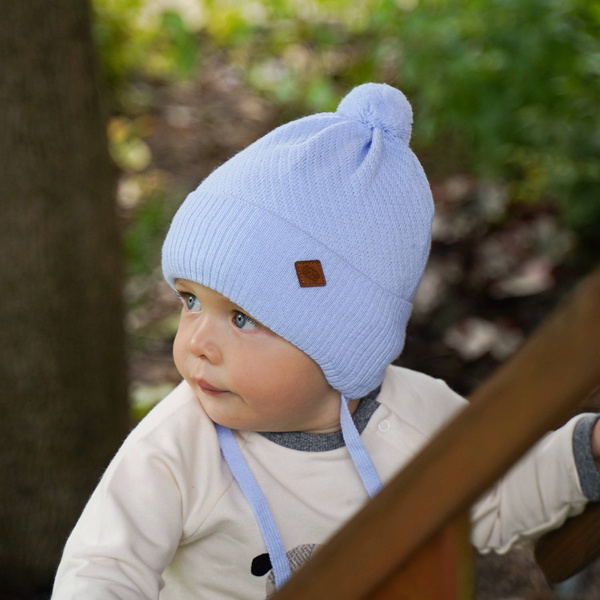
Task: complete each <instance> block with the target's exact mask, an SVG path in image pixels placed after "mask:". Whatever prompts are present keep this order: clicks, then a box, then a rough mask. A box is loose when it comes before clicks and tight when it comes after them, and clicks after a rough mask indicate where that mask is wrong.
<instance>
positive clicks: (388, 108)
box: [337, 83, 413, 143]
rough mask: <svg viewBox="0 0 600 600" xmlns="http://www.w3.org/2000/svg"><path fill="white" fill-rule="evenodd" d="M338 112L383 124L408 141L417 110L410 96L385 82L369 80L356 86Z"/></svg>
mask: <svg viewBox="0 0 600 600" xmlns="http://www.w3.org/2000/svg"><path fill="white" fill-rule="evenodd" d="M337 113H338V114H341V115H344V116H346V117H351V118H354V119H356V120H357V121H359V122H360V123H364V124H366V125H370V126H371V127H379V128H380V129H382V130H383V131H384V132H386V133H389V134H392V135H395V136H396V137H399V138H400V139H401V140H403V141H404V142H406V143H408V142H409V140H410V134H411V131H412V121H413V112H412V107H411V105H410V103H409V102H408V100H407V99H406V96H405V95H404V94H403V93H402V92H401V91H400V90H397V89H396V88H393V87H392V86H390V85H386V84H385V83H365V84H363V85H359V86H358V87H355V88H354V89H353V90H352V91H351V92H350V93H349V94H348V95H347V96H346V97H345V98H343V99H342V101H341V102H340V104H339V106H338V109H337Z"/></svg>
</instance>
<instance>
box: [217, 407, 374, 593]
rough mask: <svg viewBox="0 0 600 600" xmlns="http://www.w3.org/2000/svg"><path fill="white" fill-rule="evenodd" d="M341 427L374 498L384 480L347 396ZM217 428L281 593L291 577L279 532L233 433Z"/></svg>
mask: <svg viewBox="0 0 600 600" xmlns="http://www.w3.org/2000/svg"><path fill="white" fill-rule="evenodd" d="M340 425H341V428H342V437H343V438H344V443H345V444H346V447H347V448H348V451H349V452H350V457H351V458H352V462H353V463H354V466H355V467H356V470H357V471H358V474H359V475H360V478H361V480H362V482H363V485H364V486H365V489H366V491H367V493H368V494H369V496H370V497H371V498H372V497H373V496H375V494H377V492H379V490H380V489H381V487H382V484H381V479H380V477H379V474H378V473H377V469H376V468H375V465H374V464H373V461H372V460H371V457H370V456H369V452H368V451H367V448H366V447H365V445H364V443H363V441H362V440H361V439H360V434H359V433H358V430H357V429H356V425H355V424H354V421H353V420H352V415H351V414H350V411H349V410H348V400H347V399H346V397H345V396H344V395H342V399H341V403H340ZM215 427H216V430H217V436H218V438H219V445H220V446H221V452H222V453H223V457H224V458H225V461H226V462H227V464H228V465H229V468H230V469H231V472H232V473H233V476H234V478H235V480H236V481H237V483H238V485H239V486H240V488H241V490H242V492H243V494H244V496H246V499H247V500H248V503H249V504H250V506H251V508H252V512H253V513H254V516H255V518H256V520H257V522H258V526H259V528H260V531H261V534H262V537H263V540H264V542H265V546H266V548H267V552H268V553H269V559H270V560H271V566H272V567H273V575H274V577H275V587H276V588H277V589H279V588H280V587H281V586H282V585H283V584H284V583H285V582H286V581H287V580H288V579H289V578H290V576H291V574H292V572H291V568H290V563H289V560H288V557H287V554H286V552H285V546H284V544H283V540H282V539H281V534H280V533H279V530H278V529H277V525H276V524H275V520H274V519H273V515H272V513H271V510H270V508H269V505H268V503H267V500H266V498H265V497H264V495H263V493H262V490H261V489H260V486H259V485H258V482H257V481H256V478H255V477H254V475H253V474H252V471H251V470H250V467H249V466H248V463H247V462H246V459H245V458H244V455H243V454H242V452H241V450H240V447H239V445H238V443H237V440H236V439H235V437H234V435H233V432H232V431H231V429H229V428H228V427H223V426H222V425H218V424H217V423H215Z"/></svg>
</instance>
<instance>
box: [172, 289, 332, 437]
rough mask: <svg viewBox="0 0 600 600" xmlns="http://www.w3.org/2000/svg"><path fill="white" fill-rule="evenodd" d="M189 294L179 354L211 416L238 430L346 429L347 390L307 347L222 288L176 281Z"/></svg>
mask: <svg viewBox="0 0 600 600" xmlns="http://www.w3.org/2000/svg"><path fill="white" fill-rule="evenodd" d="M175 284H176V287H177V291H178V292H179V294H180V295H181V297H182V299H183V309H182V313H181V321H180V323H179V330H178V332H177V336H176V338H175V344H174V348H173V356H174V358H175V365H176V366H177V369H178V370H179V372H180V373H181V375H182V376H183V377H184V379H185V380H186V381H187V383H188V384H189V385H190V386H191V388H192V389H193V390H194V393H195V394H196V397H197V398H198V400H199V401H200V404H201V405H202V407H203V408H204V410H205V411H206V413H207V414H208V416H209V417H210V418H211V419H212V420H213V421H215V422H216V423H219V424H221V425H224V426H226V427H231V428H232V429H246V430H251V431H309V432H322V433H325V432H329V431H336V430H338V429H339V406H340V394H339V392H336V391H335V390H334V389H333V388H332V387H331V386H330V385H329V384H328V383H327V380H326V379H325V376H324V375H323V372H322V371H321V368H320V367H319V366H318V365H317V363H316V362H314V361H313V360H312V358H310V357H309V356H308V355H306V354H305V353H304V352H302V351H301V350H299V349H298V348H296V347H295V346H294V345H293V344H291V343H290V342H288V341H286V340H284V339H283V338H282V337H280V336H278V335H277V334H276V333H274V332H273V331H271V330H270V329H267V328H266V327H265V326H263V325H261V324H260V323H258V322H257V321H255V320H254V319H252V317H251V316H249V315H248V314H246V313H244V312H243V311H242V309H241V308H240V307H239V306H237V305H236V304H234V303H233V302H231V301H230V300H229V299H227V298H225V297H224V296H222V295H221V294H219V293H218V292H215V291H214V290H212V289H210V288H207V287H204V286H202V285H200V284H198V283H193V282H191V281H186V280H177V281H176V282H175Z"/></svg>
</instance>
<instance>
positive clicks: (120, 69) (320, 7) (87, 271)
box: [0, 0, 600, 600]
mask: <svg viewBox="0 0 600 600" xmlns="http://www.w3.org/2000/svg"><path fill="white" fill-rule="evenodd" d="M0 61H1V62H0V65H2V71H3V77H2V81H0V112H1V113H2V115H1V116H0V131H4V132H5V134H4V135H3V136H2V137H4V142H0V153H1V155H2V156H3V161H0V162H2V167H1V171H0V174H1V177H0V195H1V199H0V202H2V207H3V208H2V210H3V219H2V221H3V223H2V224H0V250H2V252H1V253H0V254H1V255H2V257H1V258H0V283H2V285H1V286H0V287H1V288H2V290H1V291H0V294H2V295H1V296H0V318H1V319H2V326H1V329H2V331H3V333H2V334H0V335H1V336H2V337H1V338H0V347H2V348H4V350H2V351H0V352H2V354H1V360H0V363H2V367H0V368H1V369H2V370H1V371H0V409H1V410H2V417H1V421H2V423H1V424H0V440H1V441H0V452H1V454H0V460H1V461H2V463H1V464H2V465H3V469H2V473H3V474H1V475H0V498H1V499H0V599H2V600H8V599H10V600H17V599H22V598H28V599H29V598H38V599H40V600H41V599H42V598H46V597H47V594H48V590H49V587H50V585H51V582H52V577H53V573H54V570H55V568H56V564H57V562H58V560H59V558H60V551H61V549H62V546H63V545H64V541H65V539H66V535H67V534H68V531H69V530H70V528H71V527H72V525H73V524H74V521H75V519H76V518H77V516H78V514H79V512H80V511H81V508H82V507H83V504H84V503H85V500H86V499H87V497H88V495H89V493H90V492H91V490H92V489H93V487H94V486H95V483H96V481H97V479H98V477H99V476H100V474H101V472H102V470H103V469H104V467H105V466H106V464H107V462H108V460H110V457H111V456H112V454H113V453H114V451H115V450H116V448H117V447H118V444H119V443H120V441H121V440H122V439H123V436H124V435H126V433H127V431H128V430H129V429H130V428H131V427H132V426H133V425H134V424H135V423H136V422H137V421H138V420H139V419H140V418H141V417H142V416H143V415H144V414H146V413H147V412H148V410H149V409H150V408H151V407H152V406H153V405H154V404H155V403H156V402H158V401H159V400H160V399H161V398H162V397H164V395H165V394H166V393H168V392H169V391H170V390H171V389H172V388H173V387H174V386H175V385H176V384H177V383H178V382H179V380H180V377H179V375H178V374H177V372H176V371H175V369H174V366H173V364H172V359H171V345H172V340H173V337H174V334H175V331H176V327H177V322H178V311H179V303H178V301H177V300H176V298H175V296H174V293H173V292H172V291H171V289H170V288H169V287H168V286H167V285H166V284H165V283H164V282H163V281H162V276H161V273H160V268H159V266H160V248H161V244H162V240H163V237H164V235H165V233H166V230H167V227H168V224H169V222H170V219H171V217H172V215H173V214H174V212H175V210H176V209H177V207H178V206H179V204H180V203H181V202H182V200H183V199H184V198H185V196H186V195H187V193H189V192H190V191H191V190H193V189H194V188H195V187H196V186H197V185H198V183H199V182H200V181H201V180H202V179H203V178H204V177H205V176H206V175H208V174H209V173H210V172H211V171H212V170H213V169H214V168H215V167H216V166H218V165H219V164H221V163H222V162H223V161H225V160H226V159H227V158H229V157H230V156H232V155H233V154H234V153H236V152H237V151H239V150H241V149H242V148H244V147H245V146H247V145H248V144H249V143H251V142H252V141H254V140H255V139H256V138H258V137H260V136H261V135H263V134H265V133H266V132H267V131H269V130H270V129H272V128H273V127H275V126H276V125H278V124H280V123H282V122H284V121H287V120H290V119H292V118H296V117H299V116H302V115H304V114H307V113H312V112H318V111H330V110H335V108H336V106H337V103H338V102H339V100H340V98H341V97H342V96H343V95H344V94H346V93H347V92H348V91H349V90H350V89H351V88H352V87H353V86H355V85H357V84H360V83H363V82H366V81H378V82H386V83H389V84H391V85H394V86H396V87H398V88H400V89H402V90H403V91H404V92H405V93H406V95H407V96H408V98H409V100H410V101H411V103H412V105H413V110H414V115H415V117H414V119H415V120H414V126H413V136H412V141H411V145H412V147H413V149H414V150H415V152H416V154H417V156H419V158H420V159H421V162H422V163H423V166H424V167H425V170H426V172H427V174H428V176H429V179H430V183H431V186H432V190H433V194H434V199H435V202H436V217H435V221H434V232H433V247H432V254H431V259H430V262H429V265H428V267H427V270H426V272H425V275H424V278H423V281H422V284H421V287H420V289H419V291H418V294H417V297H416V299H415V309H414V315H413V318H412V320H411V323H410V325H409V330H408V336H407V343H406V347H405V350H404V352H403V355H402V356H401V357H400V359H399V361H398V362H399V364H402V365H405V366H408V367H410V368H415V369H419V370H421V371H424V372H426V373H429V374H431V375H433V376H436V377H440V378H443V379H444V380H446V381H447V382H448V384H449V385H450V386H451V387H452V388H454V389H455V390H456V391H458V392H459V393H461V394H463V395H468V394H469V393H470V392H471V391H472V390H473V389H474V388H475V387H476V386H477V385H478V384H479V383H480V382H482V381H483V379H485V378H486V377H487V376H488V374H489V373H490V372H491V371H492V370H493V369H494V368H495V367H496V366H497V365H499V364H500V363H502V362H503V361H504V360H506V359H507V358H508V357H509V356H510V355H511V354H513V353H514V352H515V351H516V350H517V349H518V348H519V346H520V345H521V343H522V342H523V340H524V339H525V338H526V337H527V336H528V335H529V334H530V333H531V331H532V330H533V329H535V327H537V325H539V324H540V322H541V321H543V320H544V318H545V316H546V315H547V314H548V312H549V311H550V310H551V309H552V308H553V307H554V306H555V305H556V304H557V303H558V302H559V301H560V300H561V299H562V298H563V297H564V296H565V295H566V294H567V293H568V292H569V291H570V290H571V289H572V288H573V286H574V285H575V284H576V282H577V281H578V280H580V279H581V278H582V277H583V276H584V275H585V274H586V273H587V272H589V271H590V270H591V269H592V268H593V267H594V266H595V265H596V264H597V263H598V260H599V259H600V235H599V233H598V231H599V227H600V112H599V111H598V100H599V98H600V93H599V92H600V79H599V75H600V2H596V1H595V0H594V1H590V0H462V1H458V0H356V1H353V2H347V1H346V0H219V1H218V2H217V1H214V0H93V1H92V2H91V3H89V4H88V3H86V2H85V1H84V0H60V1H57V2H54V3H52V6H48V5H47V3H44V2H41V1H40V0H32V1H31V2H27V3H18V2H16V1H12V2H11V1H9V2H8V3H7V6H6V14H5V15H4V17H3V24H2V25H0ZM115 204H116V212H115V211H114V210H113V208H114V206H115ZM123 323H124V326H123ZM90 390H94V394H92V393H91V392H90ZM477 565H478V570H477V598H478V599H480V600H487V599H490V600H491V599H492V598H494V599H495V598H497V599H501V598H504V599H507V600H508V599H509V598H511V599H516V598H522V599H529V600H531V599H534V598H535V599H546V598H581V599H585V598H598V597H600V587H598V585H597V583H596V580H597V576H596V569H595V567H591V568H590V569H588V571H586V572H584V574H583V575H582V576H580V577H578V578H577V579H576V580H572V581H570V582H568V583H567V584H565V585H563V586H561V587H560V588H551V586H550V585H549V584H547V583H546V582H545V581H544V578H543V576H542V575H541V574H540V573H539V571H537V569H536V567H535V566H534V564H533V562H532V559H531V553H530V551H529V550H528V549H524V550H517V551H514V552H511V553H510V554H509V555H508V556H506V557H488V558H479V559H478V563H477Z"/></svg>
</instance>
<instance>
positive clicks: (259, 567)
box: [250, 552, 273, 577]
mask: <svg viewBox="0 0 600 600" xmlns="http://www.w3.org/2000/svg"><path fill="white" fill-rule="evenodd" d="M272 568H273V566H272V565H271V559H270V558H269V554H268V553H267V552H265V553H264V554H260V555H259V556H257V557H255V558H254V560H253V561H252V567H251V568H250V571H251V572H252V575H256V577H262V576H263V575H266V574H267V573H268V572H269V571H270V570H271V569H272Z"/></svg>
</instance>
